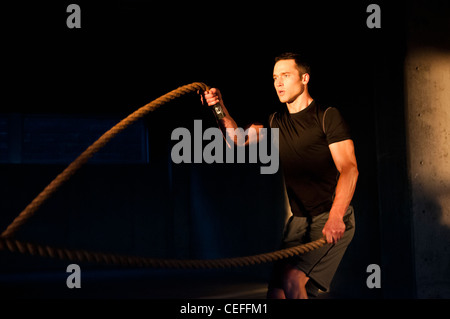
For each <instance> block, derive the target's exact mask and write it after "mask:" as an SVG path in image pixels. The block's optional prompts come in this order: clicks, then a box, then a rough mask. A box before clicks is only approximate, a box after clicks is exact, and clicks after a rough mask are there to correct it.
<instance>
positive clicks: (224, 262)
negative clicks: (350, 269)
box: [0, 237, 326, 269]
mask: <svg viewBox="0 0 450 319" xmlns="http://www.w3.org/2000/svg"><path fill="white" fill-rule="evenodd" d="M325 243H326V239H325V238H321V239H319V240H316V241H312V242H309V243H307V244H303V245H300V246H295V247H291V248H286V249H282V250H278V251H274V252H270V253H264V254H259V255H253V256H244V257H234V258H222V259H156V258H146V257H136V256H123V255H114V254H106V253H98V252H90V251H86V250H70V249H65V248H55V247H50V246H44V245H37V244H33V243H27V242H22V241H18V240H15V239H10V238H2V237H0V250H4V249H8V250H10V251H12V252H20V253H22V254H29V255H39V256H41V257H52V258H58V259H63V260H70V261H80V262H96V263H103V264H107V265H119V266H133V267H149V268H173V269H199V268H209V269H213V268H231V267H242V266H250V265H256V264H262V263H266V262H273V261H276V260H280V259H284V258H288V257H293V256H295V255H300V254H304V253H307V252H309V251H311V250H314V249H316V248H319V247H322V246H323V245H325Z"/></svg>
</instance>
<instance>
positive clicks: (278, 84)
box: [275, 78, 283, 87]
mask: <svg viewBox="0 0 450 319" xmlns="http://www.w3.org/2000/svg"><path fill="white" fill-rule="evenodd" d="M280 86H283V81H282V80H281V79H280V78H278V79H276V80H275V87H280Z"/></svg>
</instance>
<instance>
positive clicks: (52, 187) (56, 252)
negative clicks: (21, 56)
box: [0, 82, 326, 268]
mask: <svg viewBox="0 0 450 319" xmlns="http://www.w3.org/2000/svg"><path fill="white" fill-rule="evenodd" d="M198 90H202V91H207V90H209V86H207V85H206V84H204V83H201V82H194V83H191V84H188V85H184V86H181V87H179V88H177V89H175V90H173V91H170V92H169V93H166V94H165V95H163V96H161V97H159V98H157V99H156V100H153V101H152V102H150V103H148V104H146V105H144V106H143V107H141V108H139V109H138V110H136V111H134V112H133V113H131V114H130V115H128V116H127V117H126V118H124V119H123V120H121V121H120V122H119V123H117V124H116V125H115V126H113V127H112V128H111V129H110V130H108V131H107V132H105V133H104V134H103V135H102V136H101V137H100V138H99V139H97V140H96V141H95V142H94V143H93V144H92V145H91V146H89V147H88V148H87V149H86V150H85V151H84V152H83V153H81V154H80V155H79V156H78V157H77V158H76V159H75V160H74V161H73V162H72V163H71V164H70V165H69V166H68V167H67V168H66V169H65V170H64V171H62V172H61V173H60V174H59V175H58V176H57V177H56V178H55V179H54V180H53V181H52V182H51V183H50V184H48V185H47V187H45V188H44V190H43V191H42V192H41V193H40V194H39V195H38V196H36V198H35V199H33V201H32V202H31V203H30V204H28V206H27V207H25V209H24V210H23V211H22V212H21V213H20V214H19V215H18V216H17V217H16V218H15V219H14V220H13V221H12V223H11V224H10V225H9V226H8V227H7V228H6V229H5V230H4V231H3V233H2V234H1V235H0V250H9V251H11V252H19V253H22V254H29V255H39V256H42V257H51V258H59V259H68V260H78V261H88V262H99V263H106V264H118V265H127V266H145V267H153V268H226V267H237V266H248V265H254V264H260V263H266V262H272V261H276V260H279V259H283V258H288V257H292V256H294V255H299V254H304V253H306V252H308V251H311V250H313V249H317V248H319V247H322V246H323V245H325V244H326V240H325V239H324V238H321V239H319V240H316V241H313V242H310V243H307V244H304V245H300V246H295V247H291V248H287V249H282V250H279V251H276V252H272V253H266V254H259V255H254V256H246V257H236V258H224V259H209V260H177V259H155V258H145V257H136V256H119V255H114V254H105V253H98V252H89V251H86V250H70V249H65V248H55V247H51V246H44V245H39V244H34V243H29V242H22V241H19V240H15V239H13V238H12V237H13V235H14V234H15V233H16V232H17V231H18V230H19V229H20V228H21V227H22V226H23V225H24V224H25V223H26V222H27V221H28V220H29V219H30V218H31V217H32V216H33V215H34V214H35V213H36V211H37V210H38V209H39V207H41V205H42V204H44V203H45V202H46V201H47V200H48V199H49V198H50V197H51V196H52V195H53V194H54V193H55V192H56V191H57V190H58V189H59V188H60V187H61V186H62V185H63V184H64V183H65V182H67V181H68V180H69V179H70V178H71V177H72V176H73V175H74V174H75V173H76V172H77V171H78V170H79V169H80V168H81V167H82V166H83V165H84V164H86V163H87V162H88V161H89V159H90V158H91V157H92V156H93V155H94V154H95V153H96V152H98V151H99V150H100V149H101V148H103V147H104V146H105V145H106V144H107V143H108V142H109V141H110V140H111V139H112V138H113V137H114V136H116V135H117V134H119V133H120V132H122V131H123V130H124V129H126V128H127V127H128V126H130V125H131V124H133V123H134V122H136V121H137V120H138V119H140V118H142V117H143V116H145V115H147V114H148V113H149V112H151V111H154V110H156V109H157V108H158V107H160V106H161V105H163V104H165V103H167V102H169V101H171V100H173V99H175V98H177V97H179V96H181V95H184V94H187V93H190V92H196V91H198Z"/></svg>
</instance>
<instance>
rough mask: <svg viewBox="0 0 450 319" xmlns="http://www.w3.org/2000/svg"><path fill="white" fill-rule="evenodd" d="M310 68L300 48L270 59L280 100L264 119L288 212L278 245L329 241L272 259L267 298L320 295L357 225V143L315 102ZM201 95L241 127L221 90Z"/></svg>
mask: <svg viewBox="0 0 450 319" xmlns="http://www.w3.org/2000/svg"><path fill="white" fill-rule="evenodd" d="M310 73H311V72H310V67H309V65H308V64H307V63H306V62H304V61H303V60H302V58H301V56H300V55H299V54H296V53H284V54H282V55H280V56H278V57H277V58H276V59H275V65H274V68H273V81H274V82H273V83H274V87H275V90H276V92H277V95H278V98H279V100H280V102H281V103H282V104H283V105H282V107H281V108H280V110H279V111H277V112H275V113H273V114H271V115H270V116H269V126H270V127H271V128H278V129H279V155H280V163H281V167H282V170H283V176H284V181H285V185H286V190H287V195H288V198H289V204H290V209H291V212H292V216H291V217H290V218H289V220H288V222H287V224H286V226H285V230H284V234H283V240H282V244H281V248H288V247H292V246H297V245H301V244H303V243H306V242H310V241H314V240H317V239H320V238H322V237H325V238H326V240H327V244H326V245H324V246H323V247H321V248H318V249H315V250H313V251H311V252H309V253H305V254H303V255H299V256H295V257H292V258H288V259H283V260H281V261H278V262H276V263H275V264H274V267H273V271H272V276H271V279H270V282H269V287H268V293H267V297H268V298H277V299H284V298H288V299H307V298H308V297H315V296H317V295H318V292H319V289H320V290H322V291H328V290H329V286H330V283H331V281H332V279H333V276H334V274H335V272H336V270H337V268H338V266H339V263H340V261H341V260H342V257H343V255H344V253H345V251H346V249H347V247H348V245H349V244H350V242H351V240H352V238H353V234H354V231H355V219H354V212H353V207H352V205H351V200H352V197H353V194H354V191H355V187H356V182H357V179H358V168H357V162H356V157H355V151H354V144H353V141H352V138H351V135H350V131H349V128H348V126H347V124H346V122H345V121H344V119H343V117H342V116H341V114H340V112H339V111H338V110H337V109H336V108H334V107H328V108H327V107H324V106H322V105H320V104H319V103H318V102H316V101H315V100H314V99H313V98H312V97H311V95H310V94H309V92H308V83H309V80H310ZM203 97H204V100H205V101H206V103H207V104H208V105H209V106H211V107H213V106H214V110H215V113H216V114H220V116H218V117H217V118H218V121H219V124H220V127H221V128H222V131H223V132H224V133H225V134H226V129H227V128H230V129H236V128H237V127H238V126H237V124H236V122H235V121H234V119H233V118H232V117H231V116H230V113H229V112H228V110H227V109H226V107H225V105H224V103H223V99H222V95H221V93H220V91H219V90H218V89H216V88H212V89H210V90H209V91H205V92H204V93H203ZM252 127H254V128H255V129H258V128H261V127H262V125H259V124H253V125H252ZM256 131H257V132H259V130H256ZM255 140H256V141H257V140H258V139H255Z"/></svg>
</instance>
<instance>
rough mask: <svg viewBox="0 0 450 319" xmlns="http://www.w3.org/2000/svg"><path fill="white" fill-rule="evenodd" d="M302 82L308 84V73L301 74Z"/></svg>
mask: <svg viewBox="0 0 450 319" xmlns="http://www.w3.org/2000/svg"><path fill="white" fill-rule="evenodd" d="M302 82H303V84H308V82H309V73H303V74H302Z"/></svg>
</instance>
